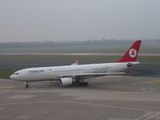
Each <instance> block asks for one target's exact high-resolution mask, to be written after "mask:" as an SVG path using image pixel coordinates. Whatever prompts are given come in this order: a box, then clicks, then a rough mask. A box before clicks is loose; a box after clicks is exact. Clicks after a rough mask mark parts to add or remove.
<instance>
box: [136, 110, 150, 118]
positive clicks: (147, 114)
mask: <svg viewBox="0 0 160 120" xmlns="http://www.w3.org/2000/svg"><path fill="white" fill-rule="evenodd" d="M152 113H153V111H151V112H149V113H147V114H145V115H143V116H141V117H139V118H137V119H134V120H138V119H140V118H143V117H145V116H147V115H149V114H152Z"/></svg>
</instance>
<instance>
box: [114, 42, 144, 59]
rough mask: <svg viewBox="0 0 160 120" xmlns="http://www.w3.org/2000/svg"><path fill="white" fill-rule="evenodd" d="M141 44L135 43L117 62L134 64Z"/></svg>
mask: <svg viewBox="0 0 160 120" xmlns="http://www.w3.org/2000/svg"><path fill="white" fill-rule="evenodd" d="M141 42H142V40H137V41H135V42H134V43H133V45H132V46H131V47H130V48H129V49H128V51H127V52H126V53H125V54H124V56H123V57H122V58H121V59H120V60H119V61H117V62H135V61H136V60H137V56H138V52H139V48H140V45H141Z"/></svg>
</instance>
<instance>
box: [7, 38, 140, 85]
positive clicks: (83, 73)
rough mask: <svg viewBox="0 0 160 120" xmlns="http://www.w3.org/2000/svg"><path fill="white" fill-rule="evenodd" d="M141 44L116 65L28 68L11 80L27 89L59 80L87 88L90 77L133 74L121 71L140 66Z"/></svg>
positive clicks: (61, 83) (135, 44)
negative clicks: (138, 59) (31, 83)
mask: <svg viewBox="0 0 160 120" xmlns="http://www.w3.org/2000/svg"><path fill="white" fill-rule="evenodd" d="M141 42H142V41H141V40H137V41H135V42H134V43H133V45H132V46H131V47H130V48H129V49H128V51H127V52H126V53H125V54H124V56H123V57H122V58H121V59H120V60H118V61H117V62H114V63H100V64H84V65H78V61H76V62H75V64H72V65H69V66H51V67H36V68H27V69H22V70H19V71H16V72H15V73H14V74H12V75H11V76H10V78H11V79H13V80H18V81H21V82H25V86H26V88H28V87H29V85H28V82H36V81H48V80H59V83H60V85H71V84H73V83H79V85H80V86H83V85H85V86H87V85H88V82H84V79H87V78H90V77H99V76H105V75H116V74H125V73H129V72H131V70H129V71H127V72H120V71H123V70H125V69H127V68H130V67H132V66H133V65H134V64H139V62H137V61H136V59H137V56H138V52H139V48H140V45H141Z"/></svg>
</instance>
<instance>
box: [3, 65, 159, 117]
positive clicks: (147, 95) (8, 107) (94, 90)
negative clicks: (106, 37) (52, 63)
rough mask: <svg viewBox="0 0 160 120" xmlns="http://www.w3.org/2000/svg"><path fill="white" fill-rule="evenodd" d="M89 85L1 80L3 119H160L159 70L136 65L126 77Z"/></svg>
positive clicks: (99, 79)
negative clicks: (60, 84)
mask: <svg viewBox="0 0 160 120" xmlns="http://www.w3.org/2000/svg"><path fill="white" fill-rule="evenodd" d="M88 82H89V86H78V85H76V84H74V85H71V86H66V87H61V86H59V83H58V82H57V81H43V82H30V83H29V84H30V88H28V89H27V88H25V87H24V83H21V82H18V81H13V80H9V79H0V88H1V89H0V119H2V120H9V119H12V120H28V119H29V120H44V119H45V120H75V119H76V120H82V119H83V120H89V119H90V120H97V119H98V120H160V107H159V106H160V94H159V93H160V68H159V67H145V66H135V67H134V71H133V72H132V73H131V74H128V75H126V76H105V77H99V78H93V79H89V80H88Z"/></svg>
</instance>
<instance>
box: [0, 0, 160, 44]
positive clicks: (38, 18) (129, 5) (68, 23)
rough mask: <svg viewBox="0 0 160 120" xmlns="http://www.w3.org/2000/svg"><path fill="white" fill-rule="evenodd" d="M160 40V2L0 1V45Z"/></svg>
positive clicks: (103, 0) (158, 0)
mask: <svg viewBox="0 0 160 120" xmlns="http://www.w3.org/2000/svg"><path fill="white" fill-rule="evenodd" d="M103 38H104V39H111V38H114V39H126V40H127V39H148V38H151V39H157V38H160V0H0V42H8V41H67V40H70V41H74V40H76V41H77V40H80V41H81V40H94V39H96V40H101V39H103Z"/></svg>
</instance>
